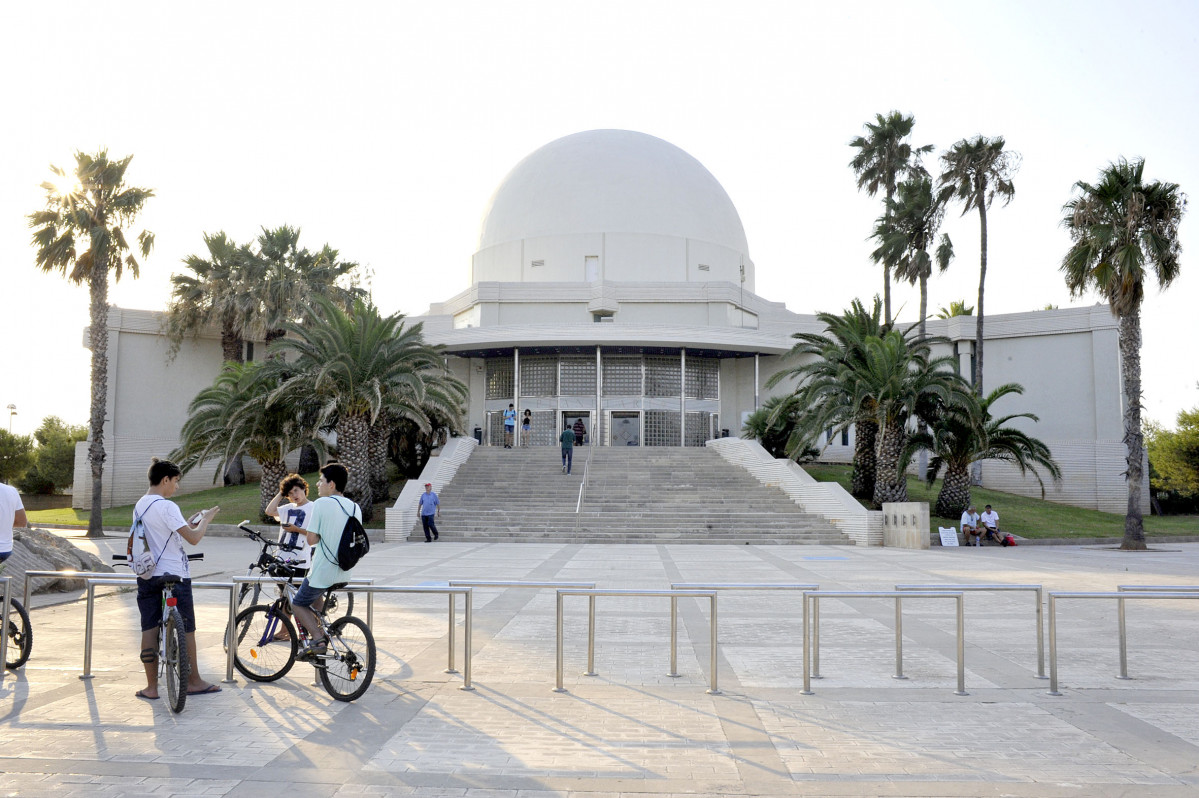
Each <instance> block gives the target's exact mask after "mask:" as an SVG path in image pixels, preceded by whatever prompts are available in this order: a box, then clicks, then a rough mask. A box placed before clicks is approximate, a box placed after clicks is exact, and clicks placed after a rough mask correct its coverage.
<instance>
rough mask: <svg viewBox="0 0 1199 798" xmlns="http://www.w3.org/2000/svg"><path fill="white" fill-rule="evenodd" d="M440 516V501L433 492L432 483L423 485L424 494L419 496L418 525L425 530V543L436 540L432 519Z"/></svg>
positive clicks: (435, 525)
mask: <svg viewBox="0 0 1199 798" xmlns="http://www.w3.org/2000/svg"><path fill="white" fill-rule="evenodd" d="M440 516H441V499H439V498H437V494H436V493H434V492H433V483H432V482H426V483H425V492H424V493H422V494H421V495H420V525H421V529H423V530H425V543H432V542H433V541H435V540H437V538H438V534H437V523H436V521H434V518H437V517H440Z"/></svg>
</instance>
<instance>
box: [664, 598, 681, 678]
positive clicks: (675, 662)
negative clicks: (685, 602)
mask: <svg viewBox="0 0 1199 798" xmlns="http://www.w3.org/2000/svg"><path fill="white" fill-rule="evenodd" d="M678 653H679V599H678V597H677V596H671V597H670V672H669V673H667V674H666V675H667V676H674V677H676V678H677V677H678V675H679V658H678Z"/></svg>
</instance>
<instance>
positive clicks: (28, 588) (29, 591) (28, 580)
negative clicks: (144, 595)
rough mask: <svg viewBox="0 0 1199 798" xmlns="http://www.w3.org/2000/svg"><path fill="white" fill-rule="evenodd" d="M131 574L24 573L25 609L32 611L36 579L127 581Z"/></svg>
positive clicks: (95, 572)
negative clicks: (31, 602)
mask: <svg viewBox="0 0 1199 798" xmlns="http://www.w3.org/2000/svg"><path fill="white" fill-rule="evenodd" d="M130 576H131V574H118V573H113V572H112V571H26V572H25V609H27V610H28V609H32V606H31V604H30V599H31V596H32V595H33V583H34V580H37V579H51V578H53V579H128V578H129V577H130Z"/></svg>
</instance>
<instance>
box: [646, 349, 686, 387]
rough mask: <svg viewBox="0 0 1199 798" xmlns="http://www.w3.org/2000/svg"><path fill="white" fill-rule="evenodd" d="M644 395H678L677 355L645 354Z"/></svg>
mask: <svg viewBox="0 0 1199 798" xmlns="http://www.w3.org/2000/svg"><path fill="white" fill-rule="evenodd" d="M645 395H646V396H679V395H680V391H679V359H678V357H670V356H667V355H646V356H645Z"/></svg>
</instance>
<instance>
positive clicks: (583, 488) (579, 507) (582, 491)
mask: <svg viewBox="0 0 1199 798" xmlns="http://www.w3.org/2000/svg"><path fill="white" fill-rule="evenodd" d="M594 450H595V447H594V446H588V447H587V462H585V463H583V481H582V482H580V483H579V500H578V501H577V502H576V503H575V531H576V532H578V531H579V519H580V518H581V517H582V512H583V497H584V496H586V495H587V474H588V472H590V471H591V453H592V452H593V451H594Z"/></svg>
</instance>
